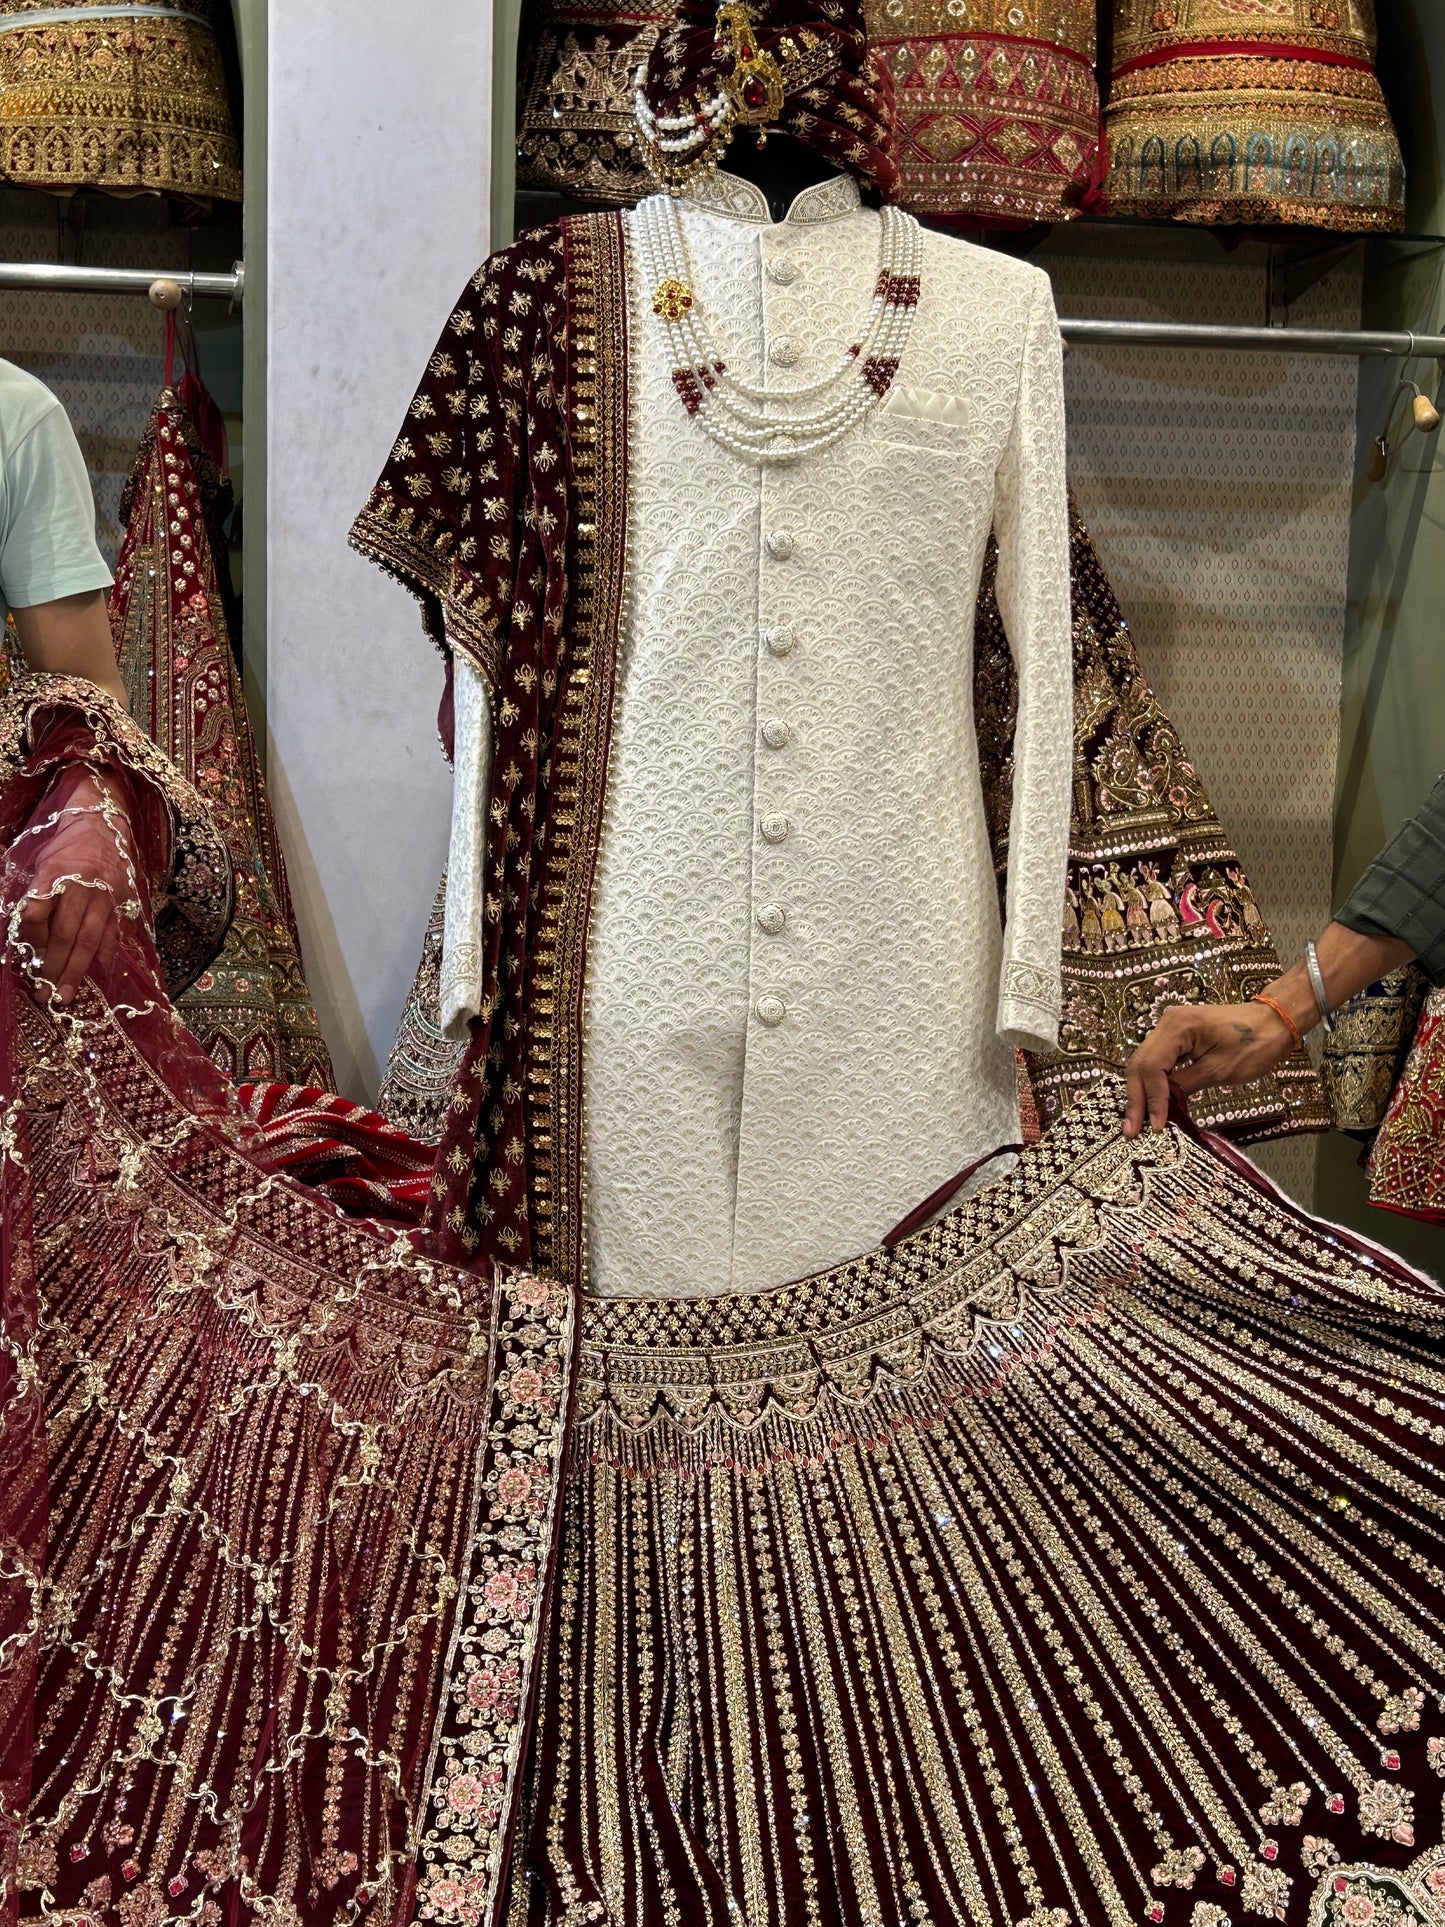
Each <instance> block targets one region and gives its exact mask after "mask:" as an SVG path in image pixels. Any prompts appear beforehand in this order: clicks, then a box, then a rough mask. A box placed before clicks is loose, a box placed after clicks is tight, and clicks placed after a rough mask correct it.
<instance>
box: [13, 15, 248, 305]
mask: <svg viewBox="0 0 1445 1927" xmlns="http://www.w3.org/2000/svg"><path fill="white" fill-rule="evenodd" d="M27 18H29V16H28V15H27ZM0 288H28V289H30V290H31V291H32V292H37V291H38V292H40V293H42V294H44V293H49V294H144V295H149V296H150V298H151V300H152V301H153V302H154V303H155V305H156V307H158V308H173V307H175V306H176V305H177V302H178V301H179V300H182V299H186V298H189V299H190V300H193V301H200V300H219V301H229V302H230V304H231V306H232V307H233V308H239V307H240V306H241V303H242V301H243V299H244V298H245V292H246V264H245V262H244V261H238V262H237V263H236V265H235V267H234V268H232V269H231V270H230V272H229V273H226V274H195V273H191V272H189V271H187V272H178V271H176V270H173V269H171V268H164V269H162V270H160V272H158V273H153V272H151V271H149V270H147V269H145V268H82V267H72V266H69V265H68V264H66V263H61V262H50V261H0Z"/></svg>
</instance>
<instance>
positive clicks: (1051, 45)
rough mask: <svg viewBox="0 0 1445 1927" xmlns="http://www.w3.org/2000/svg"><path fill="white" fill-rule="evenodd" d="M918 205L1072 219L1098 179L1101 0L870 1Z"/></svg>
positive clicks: (872, 37)
mask: <svg viewBox="0 0 1445 1927" xmlns="http://www.w3.org/2000/svg"><path fill="white" fill-rule="evenodd" d="M868 40H869V44H870V45H871V46H873V47H874V48H876V49H877V51H878V54H879V56H880V57H881V59H882V60H883V61H884V63H885V64H886V65H887V67H888V69H889V71H890V72H891V73H892V75H893V89H894V109H893V113H894V122H893V124H894V135H895V146H894V158H895V159H896V160H897V162H898V166H899V169H900V171H901V173H902V176H903V190H902V194H901V197H900V198H901V199H902V202H903V205H904V206H905V207H908V208H911V209H912V210H913V211H914V213H916V214H927V215H933V216H935V217H944V218H948V217H955V218H958V219H960V220H966V221H979V222H1001V221H1002V222H1020V221H1065V220H1068V219H1069V217H1070V216H1071V215H1073V214H1075V213H1077V212H1078V210H1079V207H1080V205H1081V204H1082V203H1083V201H1084V200H1085V198H1086V197H1087V195H1088V193H1089V190H1090V188H1091V186H1092V185H1093V183H1094V180H1095V166H1096V161H1097V157H1098V152H1099V88H1098V82H1097V81H1096V79H1095V77H1094V57H1095V26H1094V0H868Z"/></svg>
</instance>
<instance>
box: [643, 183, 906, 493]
mask: <svg viewBox="0 0 1445 1927" xmlns="http://www.w3.org/2000/svg"><path fill="white" fill-rule="evenodd" d="M637 222H638V230H637V231H638V244H639V245H638V253H639V265H640V266H641V269H642V273H643V276H644V281H645V285H647V286H649V287H650V288H651V290H652V311H653V313H654V314H655V315H656V316H657V317H658V319H659V320H660V321H661V322H662V324H663V326H664V327H665V328H666V329H667V332H668V336H669V339H670V341H671V344H672V349H673V372H672V381H673V386H674V387H675V388H676V390H677V392H678V396H679V399H680V400H681V402H682V405H683V407H684V408H685V409H686V410H687V412H688V414H689V415H691V416H692V417H693V419H694V420H695V421H696V422H697V423H698V425H699V427H701V428H702V429H704V430H705V431H706V433H707V434H708V435H709V436H710V437H711V438H712V440H713V441H715V442H717V443H718V444H719V445H720V446H721V447H723V448H726V449H729V450H731V451H732V453H733V454H735V455H739V456H741V457H743V459H744V460H747V461H753V462H788V461H792V460H794V459H795V458H796V457H797V456H799V455H813V454H816V453H817V452H818V450H820V449H824V448H830V447H831V446H832V445H833V443H834V442H837V441H841V440H842V438H843V436H845V435H846V434H847V433H848V432H849V430H850V429H851V428H853V427H854V426H856V424H857V423H858V422H860V421H862V419H863V418H864V416H865V415H867V414H868V413H869V412H870V411H871V410H872V409H874V408H876V407H877V406H878V404H879V402H881V401H882V399H883V397H884V396H885V395H886V394H887V393H888V390H889V388H890V387H891V385H892V382H893V377H894V375H895V373H896V372H897V369H898V363H899V361H900V360H901V358H902V355H903V350H904V348H905V346H906V345H907V342H908V336H909V332H910V330H911V329H912V326H913V316H914V312H915V310H916V309H917V306H918V292H919V275H920V271H921V269H922V265H923V230H922V229H921V228H920V227H919V225H918V223H917V221H915V220H914V218H913V216H912V215H911V214H905V213H904V212H903V210H902V209H901V208H897V207H885V208H884V210H883V218H882V245H881V250H880V252H881V262H880V266H879V272H878V279H877V282H876V284H875V286H874V290H873V300H872V302H871V304H870V306H869V309H868V313H867V316H866V317H865V319H864V322H863V326H862V327H861V328H860V329H859V330H858V333H857V334H856V335H855V336H854V337H853V339H852V340H851V341H850V342H849V344H848V346H847V347H846V348H845V349H844V351H843V353H842V354H841V355H840V356H839V357H838V359H837V361H836V362H835V363H834V365H833V366H832V367H831V368H830V369H829V370H828V372H827V373H826V374H825V375H822V376H820V377H819V379H818V380H817V381H810V382H806V383H804V384H803V385H801V386H799V387H778V388H760V387H755V386H754V385H753V384H752V383H750V382H746V381H743V380H742V379H741V378H740V377H739V376H737V375H734V374H732V373H731V372H730V371H729V369H728V366H727V363H726V361H724V359H723V357H722V355H721V354H720V353H719V351H718V348H717V346H716V343H715V342H714V341H713V339H712V337H711V335H710V334H709V332H708V329H707V326H706V323H705V322H704V321H703V318H702V316H701V314H700V313H699V311H698V303H697V296H696V295H695V294H694V293H693V287H694V281H693V274H692V268H691V264H690V262H689V260H688V253H687V237H686V234H685V233H684V230H683V225H682V216H681V214H680V213H679V212H678V209H677V206H676V204H675V202H674V201H673V200H672V198H671V197H670V196H669V195H666V194H654V195H652V196H651V197H650V198H649V199H647V200H645V201H643V202H642V203H641V204H640V206H639V207H638V210H637ZM809 404H811V406H810V405H809Z"/></svg>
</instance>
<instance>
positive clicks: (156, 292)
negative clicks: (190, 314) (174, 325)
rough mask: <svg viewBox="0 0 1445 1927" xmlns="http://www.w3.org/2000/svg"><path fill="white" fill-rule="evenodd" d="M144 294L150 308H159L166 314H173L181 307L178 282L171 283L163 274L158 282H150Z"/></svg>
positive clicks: (167, 276) (169, 278)
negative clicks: (148, 300)
mask: <svg viewBox="0 0 1445 1927" xmlns="http://www.w3.org/2000/svg"><path fill="white" fill-rule="evenodd" d="M146 292H147V294H148V295H149V297H150V304H151V306H152V307H153V308H160V309H161V310H162V311H163V312H164V313H166V314H174V313H175V311H176V309H177V308H179V307H180V305H181V299H182V295H181V284H180V282H179V281H172V279H171V277H170V276H169V275H168V274H163V275H161V277H160V278H159V280H156V281H152V282H151V284H150V287H149V288H148V289H147V290H146Z"/></svg>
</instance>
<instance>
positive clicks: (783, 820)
mask: <svg viewBox="0 0 1445 1927" xmlns="http://www.w3.org/2000/svg"><path fill="white" fill-rule="evenodd" d="M758 828H759V829H760V830H761V831H762V833H763V841H764V843H782V842H784V841H786V839H787V834H788V831H789V830H790V829H791V828H792V825H791V824H790V823H789V821H788V819H787V817H786V816H765V817H764V818H763V820H762V822H761V823H760V824H759V825H758Z"/></svg>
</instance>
